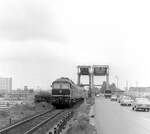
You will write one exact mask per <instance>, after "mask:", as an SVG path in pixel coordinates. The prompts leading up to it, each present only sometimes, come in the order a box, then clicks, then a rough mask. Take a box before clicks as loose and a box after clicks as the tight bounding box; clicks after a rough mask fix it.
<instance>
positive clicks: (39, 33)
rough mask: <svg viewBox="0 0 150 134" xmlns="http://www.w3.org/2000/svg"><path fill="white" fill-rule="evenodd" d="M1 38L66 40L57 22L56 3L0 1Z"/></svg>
mask: <svg viewBox="0 0 150 134" xmlns="http://www.w3.org/2000/svg"><path fill="white" fill-rule="evenodd" d="M0 5H1V6H0V12H1V13H0V38H1V39H3V38H5V39H6V40H17V41H20V40H34V39H45V40H49V41H64V40H65V39H64V37H63V34H62V33H63V32H62V30H61V26H60V25H59V24H58V23H56V19H55V16H54V15H55V11H54V10H53V9H54V6H55V3H54V2H52V1H47V0H42V1H41V0H36V1H34V0H30V1H29V0H22V1H19V0H13V2H12V1H11V0H6V1H4V2H0Z"/></svg>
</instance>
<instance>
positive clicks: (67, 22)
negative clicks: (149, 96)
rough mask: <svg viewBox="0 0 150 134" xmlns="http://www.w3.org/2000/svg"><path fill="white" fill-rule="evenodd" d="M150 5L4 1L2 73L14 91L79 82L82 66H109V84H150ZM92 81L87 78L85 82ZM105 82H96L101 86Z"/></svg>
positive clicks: (0, 13) (131, 0)
mask: <svg viewBox="0 0 150 134" xmlns="http://www.w3.org/2000/svg"><path fill="white" fill-rule="evenodd" d="M149 5H150V2H149V1H148V0H145V1H141V0H139V1H136V0H126V1H120V0H113V1H111V0H106V1H102V0H95V1H90V0H76V1H73V0H56V1H52V0H36V1H35V0H21V1H20V0H5V1H0V75H1V76H6V77H12V78H13V89H15V88H22V87H23V86H24V85H28V86H29V87H31V88H36V87H37V86H40V87H41V88H43V89H48V88H50V85H51V82H52V81H53V80H55V79H56V78H58V77H62V76H64V77H66V76H67V77H69V78H71V79H72V80H73V81H75V82H76V81H77V75H76V73H77V69H76V66H77V65H93V64H95V65H105V64H106V65H109V66H110V83H112V82H115V83H116V78H115V76H116V75H117V76H118V77H119V87H120V88H124V87H125V86H126V81H127V80H128V82H129V84H128V85H129V86H136V82H138V86H146V87H148V86H150V70H149V68H150V61H149V57H150V52H149V50H150V47H149V45H150V38H149V37H150V32H149V31H150V18H149V12H150V8H149ZM86 80H87V79H86V78H85V79H83V81H86ZM103 80H105V79H104V78H100V79H96V80H95V81H96V82H100V83H102V81H103Z"/></svg>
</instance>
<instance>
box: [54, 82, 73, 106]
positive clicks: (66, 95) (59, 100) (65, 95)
mask: <svg viewBox="0 0 150 134" xmlns="http://www.w3.org/2000/svg"><path fill="white" fill-rule="evenodd" d="M69 103H70V84H69V83H67V82H61V81H56V82H54V83H53V84H52V104H53V105H54V106H60V105H61V106H62V105H68V104H69Z"/></svg>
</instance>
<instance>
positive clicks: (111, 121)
mask: <svg viewBox="0 0 150 134" xmlns="http://www.w3.org/2000/svg"><path fill="white" fill-rule="evenodd" d="M95 115H96V118H95V120H96V127H97V130H98V133H99V134H150V112H143V111H132V109H131V107H127V106H120V104H119V103H117V102H112V101H110V100H107V99H104V98H102V97H97V98H96V99H95Z"/></svg>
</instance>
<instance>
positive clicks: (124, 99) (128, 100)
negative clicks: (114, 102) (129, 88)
mask: <svg viewBox="0 0 150 134" xmlns="http://www.w3.org/2000/svg"><path fill="white" fill-rule="evenodd" d="M133 102H134V100H133V99H132V98H131V97H129V96H124V97H122V99H121V100H120V105H121V106H131V105H132V103H133Z"/></svg>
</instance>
